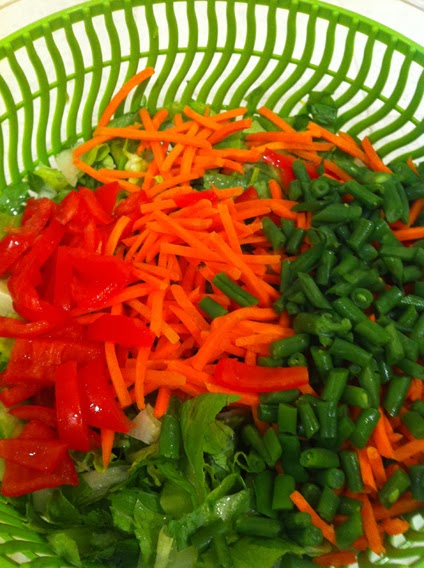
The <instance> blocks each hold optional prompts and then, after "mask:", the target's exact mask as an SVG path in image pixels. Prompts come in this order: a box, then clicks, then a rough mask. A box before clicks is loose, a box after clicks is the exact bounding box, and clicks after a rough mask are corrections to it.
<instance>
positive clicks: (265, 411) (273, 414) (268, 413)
mask: <svg viewBox="0 0 424 568" xmlns="http://www.w3.org/2000/svg"><path fill="white" fill-rule="evenodd" d="M277 417H278V406H277V405H276V404H259V405H258V418H259V420H261V421H262V422H269V423H273V422H277Z"/></svg>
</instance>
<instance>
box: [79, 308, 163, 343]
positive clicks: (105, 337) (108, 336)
mask: <svg viewBox="0 0 424 568" xmlns="http://www.w3.org/2000/svg"><path fill="white" fill-rule="evenodd" d="M87 339H89V340H91V341H103V342H105V341H111V342H112V343H117V344H118V345H122V346H123V347H151V346H152V345H153V341H154V339H155V336H154V334H153V333H152V332H151V331H150V329H149V328H148V327H147V326H146V325H144V324H143V323H142V322H139V321H136V320H134V319H133V318H130V317H128V316H123V315H111V314H104V315H102V316H100V317H99V318H98V319H96V320H95V321H93V322H92V323H91V324H90V325H89V326H88V327H87Z"/></svg>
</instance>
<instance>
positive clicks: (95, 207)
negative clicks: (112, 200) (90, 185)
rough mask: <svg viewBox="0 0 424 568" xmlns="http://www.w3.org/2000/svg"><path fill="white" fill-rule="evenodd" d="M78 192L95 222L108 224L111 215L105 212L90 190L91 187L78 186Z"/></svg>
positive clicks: (110, 220)
mask: <svg viewBox="0 0 424 568" xmlns="http://www.w3.org/2000/svg"><path fill="white" fill-rule="evenodd" d="M79 193H80V195H81V197H82V199H83V201H84V203H85V205H86V206H87V208H88V210H89V211H90V214H91V216H92V217H93V219H94V220H95V221H96V223H99V224H100V225H108V224H109V223H111V222H112V221H113V219H112V215H110V214H109V213H106V211H105V210H104V209H103V207H102V206H101V204H100V202H99V201H98V199H97V196H96V194H95V193H94V192H93V191H91V189H87V188H86V187H80V190H79Z"/></svg>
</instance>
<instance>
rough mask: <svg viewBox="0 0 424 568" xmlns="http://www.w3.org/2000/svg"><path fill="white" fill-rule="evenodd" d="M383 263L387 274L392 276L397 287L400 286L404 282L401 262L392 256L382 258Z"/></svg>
mask: <svg viewBox="0 0 424 568" xmlns="http://www.w3.org/2000/svg"><path fill="white" fill-rule="evenodd" d="M383 262H384V264H385V265H386V268H387V270H388V272H389V274H391V275H392V277H393V280H394V281H395V283H396V284H397V285H398V286H402V284H403V281H404V271H403V263H402V261H401V260H400V259H399V258H395V257H394V256H385V257H384V258H383Z"/></svg>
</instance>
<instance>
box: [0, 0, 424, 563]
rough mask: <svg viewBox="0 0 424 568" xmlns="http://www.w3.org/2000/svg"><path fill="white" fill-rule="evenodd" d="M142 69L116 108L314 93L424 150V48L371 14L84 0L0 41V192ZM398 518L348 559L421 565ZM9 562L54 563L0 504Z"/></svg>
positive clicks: (418, 547) (358, 125)
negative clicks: (378, 545) (383, 552)
mask: <svg viewBox="0 0 424 568" xmlns="http://www.w3.org/2000/svg"><path fill="white" fill-rule="evenodd" d="M147 66H152V67H154V68H155V70H156V73H155V75H154V76H153V77H152V78H151V80H150V81H149V83H148V85H147V86H145V85H143V86H142V87H140V88H138V89H137V90H136V91H135V92H134V93H133V94H132V96H131V97H130V98H129V99H128V101H127V102H126V104H125V107H122V108H121V109H120V112H121V113H123V112H126V111H128V110H130V109H137V108H138V107H139V106H140V104H141V103H142V102H143V103H144V104H147V106H148V107H149V108H151V109H154V108H156V107H157V106H160V105H161V104H162V103H170V102H172V101H180V102H183V103H186V102H188V101H190V100H192V99H195V100H198V101H202V102H207V103H209V104H211V105H213V107H214V108H215V109H216V110H219V109H220V108H222V107H223V106H225V105H229V106H240V105H244V106H248V107H249V108H255V107H258V106H260V105H263V104H265V105H267V106H268V107H270V108H272V109H274V110H275V111H277V112H278V113H280V114H281V116H288V115H291V114H295V113H296V112H297V111H298V110H299V109H300V107H301V106H302V104H303V103H304V101H305V99H306V97H307V95H308V93H309V92H310V91H312V90H315V91H324V90H325V91H326V92H329V93H331V94H332V95H333V97H334V98H335V100H336V102H337V104H338V106H339V108H340V111H339V115H340V122H339V124H340V127H341V128H342V129H343V130H345V131H348V132H350V133H351V134H354V135H359V136H364V135H369V137H370V139H371V141H372V142H373V144H374V145H375V147H376V148H377V149H378V151H379V153H380V154H381V155H382V156H383V157H386V158H387V160H393V159H396V158H401V157H407V156H411V157H412V158H414V159H415V160H418V161H419V160H422V159H423V158H424V48H422V47H420V46H418V45H417V44H415V43H413V42H412V41H410V40H408V39H406V38H405V37H402V36H399V35H398V34H396V33H395V32H393V31H392V30H390V29H388V28H385V27H383V26H381V25H379V24H378V23H376V22H374V21H371V20H368V19H366V18H364V17H361V16H358V15H356V14H354V13H352V12H349V11H346V10H343V9H340V8H336V7H334V6H330V5H327V4H324V3H320V2H318V1H316V0H226V1H225V0H92V1H90V2H86V3H84V4H79V5H76V6H75V7H74V8H72V9H69V10H66V11H64V12H59V13H56V14H54V15H52V16H50V17H48V18H46V19H44V20H42V21H39V22H36V23H35V24H32V25H31V26H29V27H27V28H25V29H24V30H21V31H19V32H16V33H15V34H13V35H11V36H9V37H8V38H6V39H5V40H3V41H1V42H0V192H1V190H2V188H4V187H5V186H6V185H9V184H15V183H19V182H20V181H21V180H22V178H23V176H24V175H25V173H26V172H27V171H29V170H31V169H33V168H34V166H35V165H36V164H37V163H38V162H42V163H48V162H49V161H50V158H51V156H52V155H54V154H56V153H58V152H59V151H60V150H61V149H62V147H63V146H64V145H66V146H69V145H70V144H73V143H75V142H76V141H77V140H78V139H81V138H85V139H86V138H89V137H90V136H91V132H92V128H93V126H94V125H95V124H96V123H97V120H98V117H99V115H100V114H101V112H102V110H103V109H104V108H105V106H106V104H107V102H108V101H109V100H110V98H111V96H112V95H113V93H114V92H115V91H116V90H117V88H118V87H119V86H120V85H121V84H122V83H123V82H124V81H125V80H127V79H129V78H130V77H131V76H132V75H134V74H135V73H136V72H137V71H139V70H141V69H142V68H144V67H147ZM411 523H412V524H411V526H412V528H413V530H411V531H410V533H409V534H408V535H407V538H406V539H405V538H404V537H396V538H392V539H390V543H389V544H388V556H386V557H384V558H374V557H373V555H369V554H364V556H363V558H362V559H361V566H363V567H367V566H378V565H384V566H386V568H392V567H394V566H397V567H399V566H400V567H402V566H414V567H416V568H424V560H422V557H423V550H424V532H420V531H422V529H423V525H424V517H423V516H421V515H420V514H418V513H417V514H416V515H411ZM2 542H3V544H2ZM27 543H31V546H30V545H29V544H27ZM420 557H421V559H420ZM411 562H412V564H411ZM17 565H25V566H30V567H31V568H34V567H47V568H54V567H62V566H67V564H66V563H64V562H62V561H61V560H59V559H57V558H55V556H54V553H53V552H52V550H51V549H50V547H49V546H48V544H46V542H45V541H44V540H43V538H42V536H40V535H38V534H35V533H33V532H32V531H31V530H29V529H28V528H27V527H26V526H25V523H24V522H23V520H22V519H21V518H20V517H19V515H18V513H16V512H15V511H14V510H13V509H11V507H10V506H8V505H7V504H5V502H4V501H2V500H0V568H3V567H5V568H6V567H8V566H17Z"/></svg>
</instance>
